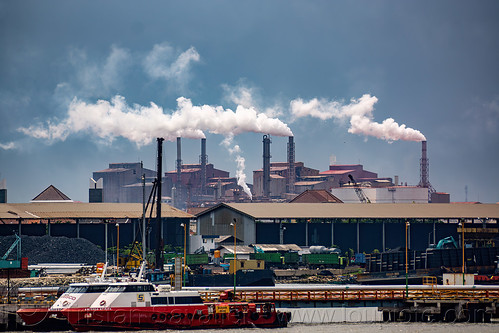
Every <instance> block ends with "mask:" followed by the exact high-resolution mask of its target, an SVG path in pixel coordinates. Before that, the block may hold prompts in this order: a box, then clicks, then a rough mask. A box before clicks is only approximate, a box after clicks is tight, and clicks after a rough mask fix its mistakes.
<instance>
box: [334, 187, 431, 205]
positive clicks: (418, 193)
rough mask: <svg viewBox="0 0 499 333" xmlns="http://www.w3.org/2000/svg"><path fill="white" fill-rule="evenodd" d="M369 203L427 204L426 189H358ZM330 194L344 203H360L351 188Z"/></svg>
mask: <svg viewBox="0 0 499 333" xmlns="http://www.w3.org/2000/svg"><path fill="white" fill-rule="evenodd" d="M360 190H362V192H364V195H365V196H366V197H367V198H368V199H369V201H370V202H371V203H428V189H427V188H425V187H417V186H389V187H362V188H360ZM331 194H332V195H334V196H335V197H337V198H338V199H340V200H341V201H343V202H344V203H361V201H360V199H359V197H358V195H357V193H356V192H355V188H354V187H352V186H348V187H347V186H345V187H337V188H332V189H331Z"/></svg>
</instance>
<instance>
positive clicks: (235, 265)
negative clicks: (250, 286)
mask: <svg viewBox="0 0 499 333" xmlns="http://www.w3.org/2000/svg"><path fill="white" fill-rule="evenodd" d="M230 225H232V226H234V297H236V272H237V253H236V239H237V238H236V219H235V218H234V222H231V223H230Z"/></svg>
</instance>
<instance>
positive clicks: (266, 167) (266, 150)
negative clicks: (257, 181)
mask: <svg viewBox="0 0 499 333" xmlns="http://www.w3.org/2000/svg"><path fill="white" fill-rule="evenodd" d="M270 158H271V156H270V135H268V134H267V135H264V136H263V196H264V197H266V198H269V197H270Z"/></svg>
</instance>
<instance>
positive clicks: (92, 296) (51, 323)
mask: <svg viewBox="0 0 499 333" xmlns="http://www.w3.org/2000/svg"><path fill="white" fill-rule="evenodd" d="M106 270H107V265H106V266H104V269H103V272H102V274H101V275H100V276H99V277H98V278H97V279H96V280H95V281H90V282H82V283H72V284H70V285H69V288H68V289H67V290H66V291H65V292H64V293H63V294H62V295H61V296H60V297H59V298H58V299H57V301H55V303H54V304H52V306H51V307H49V308H39V307H34V308H24V309H19V310H18V311H17V314H18V315H19V316H20V317H21V319H22V320H23V322H24V326H25V327H26V328H29V329H31V330H36V331H67V330H70V329H71V325H69V323H68V321H67V320H66V317H64V316H63V314H62V312H61V310H63V309H68V308H72V307H74V308H82V307H88V306H90V305H92V304H93V302H94V301H95V300H96V299H97V297H99V296H100V294H102V293H103V292H104V291H106V289H107V287H109V284H110V283H111V282H112V281H111V280H106V279H105V278H104V274H105V272H106Z"/></svg>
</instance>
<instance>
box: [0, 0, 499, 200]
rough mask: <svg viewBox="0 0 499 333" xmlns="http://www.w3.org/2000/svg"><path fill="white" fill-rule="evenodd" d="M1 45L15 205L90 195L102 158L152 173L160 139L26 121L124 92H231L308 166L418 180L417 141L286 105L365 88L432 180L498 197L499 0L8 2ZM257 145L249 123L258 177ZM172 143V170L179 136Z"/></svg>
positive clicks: (0, 116) (0, 6)
mask: <svg viewBox="0 0 499 333" xmlns="http://www.w3.org/2000/svg"><path fill="white" fill-rule="evenodd" d="M0 47H1V50H2V51H1V52H0V179H1V178H5V179H6V181H7V188H8V196H9V198H8V199H9V202H26V201H29V200H30V199H32V198H33V197H34V196H36V195H37V194H38V193H39V192H40V191H42V190H43V189H44V188H46V187H47V186H48V185H50V184H53V185H55V186H56V187H58V188H59V189H61V190H62V191H63V192H64V193H66V194H67V195H68V196H70V197H71V198H72V199H74V200H80V201H88V190H87V189H88V178H89V177H91V175H92V171H97V170H101V169H104V168H106V167H107V165H108V163H112V162H126V161H139V160H144V162H145V164H146V167H149V168H151V169H154V165H155V164H154V156H155V146H154V144H153V143H152V144H149V145H145V146H140V147H138V146H137V145H136V144H135V143H133V142H130V141H129V139H127V138H126V137H123V136H116V137H113V140H110V138H102V137H100V136H99V134H98V133H97V132H93V131H92V130H91V129H89V128H88V127H85V128H84V129H82V130H81V131H77V130H74V131H71V132H68V133H67V135H66V136H65V140H60V139H57V138H56V139H52V140H47V139H41V138H40V137H38V138H36V137H33V136H32V135H31V134H32V133H29V132H27V131H19V128H25V129H31V130H33V129H34V128H35V127H37V126H38V127H37V128H39V127H40V126H42V127H44V128H48V124H49V123H48V122H50V124H52V125H58V124H59V125H60V124H61V122H64V121H65V120H67V119H68V114H69V112H68V110H70V104H71V103H72V101H73V102H74V101H75V98H76V100H77V101H79V102H81V103H86V105H94V104H95V103H96V102H97V101H98V100H99V99H100V100H104V101H107V102H110V101H112V99H113V98H114V97H115V96H116V95H120V96H122V97H123V98H124V99H125V101H126V103H127V105H128V106H129V107H130V108H132V109H133V107H134V105H137V107H139V106H140V107H149V106H150V103H151V102H152V103H154V104H155V105H157V106H158V107H160V108H162V110H164V112H165V114H171V113H172V112H173V111H175V110H176V109H177V98H179V97H184V98H187V99H189V100H191V101H192V104H193V105H194V106H200V105H205V104H206V105H211V106H213V107H214V106H222V107H223V108H224V109H225V110H227V109H231V110H236V107H237V105H236V104H235V103H234V100H237V101H238V102H239V103H240V104H241V103H242V104H245V103H246V104H247V105H246V106H248V105H250V104H251V105H252V106H254V107H255V108H256V109H257V110H258V111H259V112H261V113H265V114H266V115H267V116H269V117H273V118H276V119H279V120H280V121H282V122H283V123H286V124H287V125H288V126H289V128H290V129H291V130H292V131H293V133H294V135H295V141H296V145H297V146H296V158H297V160H298V161H303V162H305V163H306V165H307V166H310V167H312V168H316V169H319V170H321V171H324V170H326V169H328V165H329V160H330V157H331V155H335V156H336V160H337V162H338V163H343V164H354V163H359V162H360V163H362V164H364V166H365V168H366V169H368V170H370V171H374V172H377V173H378V174H379V175H380V176H382V177H393V176H394V175H399V176H400V179H401V180H402V181H404V182H408V183H409V184H417V183H418V181H419V158H420V150H421V145H420V143H419V142H410V141H393V142H387V141H386V140H381V139H377V138H375V137H372V136H369V137H366V136H364V135H358V134H352V133H349V132H348V129H349V127H350V124H349V122H348V120H340V119H327V120H321V119H318V118H312V117H303V118H299V119H294V118H293V117H292V115H291V109H290V103H291V101H293V100H297V99H302V100H303V101H305V102H308V101H310V100H312V99H314V98H317V99H318V100H324V101H326V102H338V103H340V104H341V105H349V103H350V101H351V99H355V100H358V99H360V98H361V97H362V96H363V95H365V94H369V95H370V96H375V97H376V98H377V100H378V101H377V103H376V104H374V109H373V110H372V117H373V119H372V120H373V121H374V122H377V123H382V122H383V121H384V120H385V119H387V118H393V119H394V121H395V122H397V123H398V124H399V125H401V124H405V125H406V126H407V127H409V128H412V129H416V130H419V131H421V133H423V134H424V135H425V136H426V138H427V140H428V149H429V151H428V153H429V158H430V181H431V183H432V184H433V186H434V187H435V188H436V190H437V191H442V192H449V193H451V200H453V201H464V199H465V198H464V187H465V186H466V185H468V188H469V192H468V200H470V201H476V200H479V201H483V202H498V201H499V191H498V189H497V186H498V185H499V176H498V173H497V172H495V171H496V169H497V165H498V162H499V158H498V157H499V154H498V152H497V151H498V146H499V134H498V126H499V64H498V59H499V3H498V2H497V1H479V2H472V1H454V0H453V1H450V0H449V1H437V2H435V1H412V2H408V1H404V2H394V1H355V2H353V1H306V2H305V1H251V2H243V1H175V2H173V1H147V2H141V3H140V4H139V3H137V2H131V1H43V2H42V1H0ZM242 92H243V93H248V94H246V95H245V94H241V93H242ZM236 95H237V96H236ZM127 110H129V109H127ZM97 121H99V120H98V119H96V122H97ZM33 126H34V127H33ZM205 134H206V135H207V138H208V154H209V160H210V162H212V163H214V164H215V165H216V166H218V167H220V168H222V169H226V170H228V171H230V172H231V175H233V176H235V172H236V168H237V163H236V162H235V160H234V159H235V156H234V155H231V154H230V153H229V152H228V151H227V149H226V148H225V147H224V146H223V145H221V142H222V141H223V140H224V136H223V135H219V134H210V132H209V131H205ZM272 140H273V144H272V148H271V150H272V160H273V161H284V160H285V151H286V138H281V137H278V136H273V139H272ZM261 141H262V135H261V134H259V133H253V132H249V133H243V134H238V135H235V136H234V138H233V141H232V145H236V144H237V145H239V146H240V149H241V153H240V154H241V156H243V157H244V158H245V159H246V163H245V165H246V174H247V175H248V177H249V179H248V181H249V182H251V181H252V179H251V177H252V172H251V171H252V170H255V169H258V168H261V164H262V162H261V149H262V148H261V145H262V144H261ZM165 147H166V152H165V156H166V167H167V170H169V169H172V168H173V166H174V163H173V161H174V159H175V158H176V156H175V151H174V144H172V143H166V146H165ZM183 154H184V156H183V160H184V162H186V163H189V162H190V163H195V162H197V161H198V155H199V141H198V140H192V139H185V140H184V149H183Z"/></svg>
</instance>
